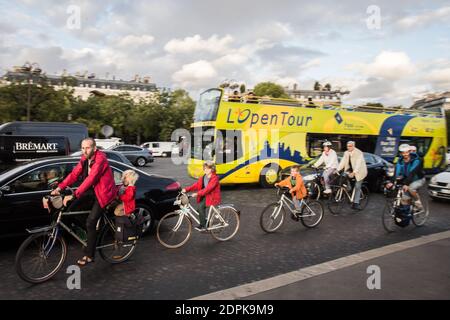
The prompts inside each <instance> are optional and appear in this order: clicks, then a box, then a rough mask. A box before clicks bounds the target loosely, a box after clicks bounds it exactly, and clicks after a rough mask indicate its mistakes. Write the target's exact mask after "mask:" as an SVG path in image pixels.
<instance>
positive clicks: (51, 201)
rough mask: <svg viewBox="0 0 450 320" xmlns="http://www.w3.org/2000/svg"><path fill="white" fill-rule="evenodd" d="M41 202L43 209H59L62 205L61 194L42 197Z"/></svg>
mask: <svg viewBox="0 0 450 320" xmlns="http://www.w3.org/2000/svg"><path fill="white" fill-rule="evenodd" d="M42 203H43V206H44V208H45V209H48V210H49V211H51V210H59V209H61V208H62V207H63V197H62V196H50V197H44V198H43V199H42Z"/></svg>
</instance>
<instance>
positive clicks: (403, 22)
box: [397, 7, 450, 29]
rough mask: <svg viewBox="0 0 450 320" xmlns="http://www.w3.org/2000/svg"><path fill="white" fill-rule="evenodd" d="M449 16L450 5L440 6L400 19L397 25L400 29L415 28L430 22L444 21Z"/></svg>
mask: <svg viewBox="0 0 450 320" xmlns="http://www.w3.org/2000/svg"><path fill="white" fill-rule="evenodd" d="M449 18H450V7H442V8H439V9H436V10H432V11H427V12H424V13H422V14H418V15H411V16H407V17H404V18H402V19H400V20H399V21H398V22H397V25H398V26H399V27H400V28H402V29H410V28H417V27H423V26H426V25H429V24H431V23H437V22H446V21H447V20H448V19H449Z"/></svg>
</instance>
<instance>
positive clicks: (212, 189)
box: [186, 173, 221, 207]
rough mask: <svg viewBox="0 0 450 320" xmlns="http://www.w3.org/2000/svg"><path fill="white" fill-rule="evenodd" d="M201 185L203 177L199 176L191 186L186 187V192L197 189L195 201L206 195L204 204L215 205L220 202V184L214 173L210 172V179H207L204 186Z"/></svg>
mask: <svg viewBox="0 0 450 320" xmlns="http://www.w3.org/2000/svg"><path fill="white" fill-rule="evenodd" d="M202 187H203V177H200V178H199V179H198V181H197V182H196V183H194V184H193V185H192V186H189V187H186V192H190V191H198V192H197V203H199V202H200V201H201V199H202V198H203V197H206V205H207V206H208V207H209V206H217V205H219V204H220V200H221V199H220V184H219V176H218V175H217V174H215V173H213V174H211V179H209V182H208V185H207V186H206V188H202Z"/></svg>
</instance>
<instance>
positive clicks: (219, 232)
mask: <svg viewBox="0 0 450 320" xmlns="http://www.w3.org/2000/svg"><path fill="white" fill-rule="evenodd" d="M219 211H220V216H219V214H218V213H215V212H213V213H212V214H211V218H210V219H209V226H208V230H209V231H210V232H211V235H212V236H213V237H214V238H215V239H217V240H219V241H227V240H230V239H231V238H233V237H234V235H235V234H236V233H237V232H238V229H239V224H240V219H239V214H238V213H237V211H236V209H234V208H232V207H223V208H220V210H219Z"/></svg>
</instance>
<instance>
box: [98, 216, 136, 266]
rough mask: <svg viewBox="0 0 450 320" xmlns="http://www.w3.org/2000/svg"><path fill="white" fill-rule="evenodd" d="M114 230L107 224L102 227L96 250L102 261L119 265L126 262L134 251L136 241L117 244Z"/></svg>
mask: <svg viewBox="0 0 450 320" xmlns="http://www.w3.org/2000/svg"><path fill="white" fill-rule="evenodd" d="M115 235H116V230H115V229H114V228H113V227H112V226H111V225H109V224H106V225H105V226H103V229H102V231H101V233H100V237H99V238H98V242H97V249H98V252H99V253H100V256H101V257H102V259H103V260H105V261H107V262H109V263H114V264H115V263H121V262H124V261H126V260H128V259H129V258H130V257H131V256H132V255H133V253H134V250H135V249H136V244H137V240H133V241H129V242H118V241H117V240H116V238H115Z"/></svg>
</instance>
